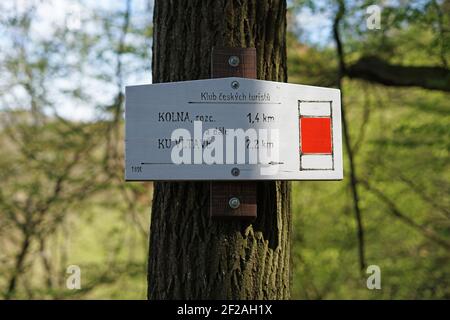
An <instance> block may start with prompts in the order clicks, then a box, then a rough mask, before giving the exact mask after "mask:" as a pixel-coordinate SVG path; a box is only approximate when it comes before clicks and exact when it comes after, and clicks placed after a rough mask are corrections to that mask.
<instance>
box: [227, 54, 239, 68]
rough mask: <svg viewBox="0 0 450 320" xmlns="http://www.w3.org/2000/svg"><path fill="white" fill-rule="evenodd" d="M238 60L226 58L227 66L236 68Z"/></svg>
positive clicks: (235, 57) (236, 58) (232, 57)
mask: <svg viewBox="0 0 450 320" xmlns="http://www.w3.org/2000/svg"><path fill="white" fill-rule="evenodd" d="M239 62H240V59H239V57H238V56H231V57H229V58H228V64H229V65H230V66H232V67H237V66H238V65H239Z"/></svg>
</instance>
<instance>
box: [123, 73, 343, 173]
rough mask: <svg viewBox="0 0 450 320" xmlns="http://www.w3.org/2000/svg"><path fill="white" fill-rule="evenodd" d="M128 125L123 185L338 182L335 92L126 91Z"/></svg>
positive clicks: (257, 86) (261, 88)
mask: <svg viewBox="0 0 450 320" xmlns="http://www.w3.org/2000/svg"><path fill="white" fill-rule="evenodd" d="M125 126H126V137H125V156H126V167H125V179H126V180H340V179H342V177H343V169H342V141H341V139H342V138H341V103H340V91H339V90H337V89H330V88H322V87H313V86H305V85H296V84H288V83H280V82H271V81H263V80H253V79H244V78H220V79H208V80H195V81H183V82H170V83H160V84H149V85H137V86H128V87H126V110H125ZM177 129H181V130H178V131H177ZM242 133H244V138H242ZM245 133H248V135H245ZM220 140H222V144H221V143H220ZM181 158H182V159H181ZM180 159H181V160H180ZM180 161H181V162H180Z"/></svg>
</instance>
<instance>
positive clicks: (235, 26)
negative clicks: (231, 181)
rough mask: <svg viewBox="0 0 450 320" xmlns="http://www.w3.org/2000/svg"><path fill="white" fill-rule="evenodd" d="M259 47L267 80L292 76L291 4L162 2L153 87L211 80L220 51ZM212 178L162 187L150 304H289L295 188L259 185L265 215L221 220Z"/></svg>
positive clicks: (158, 188)
mask: <svg viewBox="0 0 450 320" xmlns="http://www.w3.org/2000/svg"><path fill="white" fill-rule="evenodd" d="M215 46H218V47H256V50H257V68H258V70H257V73H258V78H259V79H266V80H273V81H282V82H285V81H286V80H287V71H286V3H285V1H283V0H264V1H261V0H241V1H230V0H217V1H200V0H171V1H168V0H156V1H155V8H154V34H153V82H154V83H158V82H170V81H182V80H193V79H206V78H210V61H211V50H212V48H213V47H215ZM208 195H209V184H208V183H207V182H158V183H155V188H154V199H153V208H152V219H151V230H150V252H149V265H148V297H149V299H287V298H289V293H290V291H289V285H290V233H291V216H290V184H289V183H287V182H279V181H278V182H277V181H268V182H259V183H258V218H257V219H256V220H255V221H254V222H253V223H250V222H245V221H240V220H231V221H220V220H219V221H214V220H211V219H210V217H209V214H208V201H209V196H208Z"/></svg>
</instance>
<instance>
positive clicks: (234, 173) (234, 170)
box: [231, 168, 241, 177]
mask: <svg viewBox="0 0 450 320" xmlns="http://www.w3.org/2000/svg"><path fill="white" fill-rule="evenodd" d="M240 173H241V170H239V169H238V168H233V169H231V174H232V175H233V176H235V177H237V176H238V175H239V174H240Z"/></svg>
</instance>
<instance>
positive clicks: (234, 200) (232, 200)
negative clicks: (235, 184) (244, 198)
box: [228, 197, 241, 209]
mask: <svg viewBox="0 0 450 320" xmlns="http://www.w3.org/2000/svg"><path fill="white" fill-rule="evenodd" d="M228 205H229V206H230V208H231V209H237V208H239V206H240V205H241V201H240V200H239V198H236V197H232V198H230V200H229V201H228Z"/></svg>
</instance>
